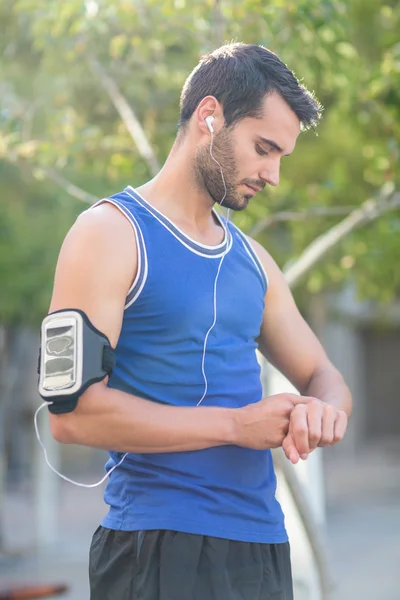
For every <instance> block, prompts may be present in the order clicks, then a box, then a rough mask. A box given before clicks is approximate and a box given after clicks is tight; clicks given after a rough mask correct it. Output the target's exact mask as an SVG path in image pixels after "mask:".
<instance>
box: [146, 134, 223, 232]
mask: <svg viewBox="0 0 400 600" xmlns="http://www.w3.org/2000/svg"><path fill="white" fill-rule="evenodd" d="M192 148H193V145H192V146H190V145H189V143H188V140H187V139H186V138H183V139H180V140H179V138H178V139H177V140H176V141H175V144H174V145H173V147H172V149H171V152H170V154H169V156H168V158H167V160H166V162H165V164H164V166H163V168H162V169H161V171H160V172H159V173H158V174H157V175H156V176H155V177H154V178H153V179H152V180H150V181H149V182H148V183H146V184H144V185H143V186H141V187H139V188H137V189H138V192H139V193H140V194H142V196H143V197H144V198H145V199H146V200H147V201H148V202H149V203H150V204H152V205H153V206H154V207H155V208H157V209H158V210H159V211H160V212H162V213H163V214H165V215H166V216H167V217H168V218H170V219H171V220H172V221H174V222H177V223H181V224H182V223H185V224H186V225H187V226H188V227H190V228H191V229H193V230H195V229H198V230H199V231H202V230H205V229H206V228H207V227H208V226H209V225H210V223H211V222H214V220H213V217H212V208H213V204H214V202H213V200H212V199H211V197H210V196H209V194H208V193H207V191H206V190H205V189H204V188H202V187H201V186H200V184H199V183H198V182H197V181H196V175H195V170H194V167H193V165H194V160H195V155H194V153H193V150H192Z"/></svg>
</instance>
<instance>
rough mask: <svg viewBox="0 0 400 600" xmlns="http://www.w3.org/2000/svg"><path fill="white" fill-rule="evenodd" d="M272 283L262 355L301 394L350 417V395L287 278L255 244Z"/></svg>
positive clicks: (263, 329)
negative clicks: (305, 317)
mask: <svg viewBox="0 0 400 600" xmlns="http://www.w3.org/2000/svg"><path fill="white" fill-rule="evenodd" d="M250 241H251V243H252V245H253V248H254V249H255V250H256V252H257V255H258V256H259V258H260V260H261V262H262V264H263V266H264V268H265V270H266V272H267V274H268V278H269V281H270V286H269V289H268V291H267V294H266V298H265V311H264V319H263V324H262V327H261V333H260V337H259V340H258V341H259V349H260V352H261V353H262V354H263V355H264V356H265V357H266V358H267V359H268V360H269V361H270V362H271V364H273V365H274V366H275V367H276V368H277V369H278V370H279V371H281V373H283V374H284V375H285V377H287V378H288V379H289V381H290V382H291V383H292V384H293V385H294V386H295V387H296V389H298V390H299V392H300V393H301V394H304V395H307V396H314V397H315V398H319V399H320V400H323V401H324V402H327V403H328V404H331V405H332V406H334V407H335V408H337V409H340V410H344V411H345V412H346V413H347V414H348V415H350V413H351V396H350V392H349V390H348V388H347V386H346V384H345V382H344V380H343V377H342V376H341V374H340V373H339V371H338V370H337V369H336V368H335V367H334V366H333V364H332V363H331V361H330V360H329V359H328V357H327V355H326V353H325V351H324V349H323V347H322V346H321V344H320V342H319V340H318V338H317V337H316V335H315V334H314V332H313V331H312V330H311V328H310V327H309V325H308V324H307V323H306V321H305V320H304V319H303V317H302V315H301V314H300V312H299V310H298V308H297V306H296V304H295V301H294V299H293V296H292V293H291V291H290V289H289V286H288V284H287V283H286V281H285V278H284V276H283V274H282V272H281V271H280V269H279V267H278V266H277V264H276V263H275V261H274V260H273V259H272V258H271V256H270V255H269V254H268V252H267V251H266V250H265V249H264V248H263V247H262V246H260V244H258V243H257V242H255V241H254V240H250Z"/></svg>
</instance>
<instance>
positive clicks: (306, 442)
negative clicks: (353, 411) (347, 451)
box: [282, 399, 347, 464]
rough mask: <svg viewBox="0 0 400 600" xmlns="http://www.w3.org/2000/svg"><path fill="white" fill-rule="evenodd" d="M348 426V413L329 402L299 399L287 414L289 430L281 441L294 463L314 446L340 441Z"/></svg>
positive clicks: (328, 444)
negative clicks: (289, 413) (301, 400)
mask: <svg viewBox="0 0 400 600" xmlns="http://www.w3.org/2000/svg"><path fill="white" fill-rule="evenodd" d="M346 428H347V414H346V413H345V412H344V411H343V410H338V409H336V408H335V407H334V406H332V405H331V404H327V403H326V402H322V401H321V400H316V399H313V400H311V401H310V402H308V403H307V404H305V403H303V404H302V403H298V404H297V405H296V406H295V407H294V408H293V411H292V413H291V415H290V423H289V431H288V434H287V435H286V437H285V439H284V440H283V443H282V448H283V450H284V452H285V454H286V457H287V458H288V459H289V460H290V461H291V462H292V463H293V464H296V463H297V462H298V461H299V459H300V458H302V459H303V460H305V459H306V458H307V457H308V455H309V454H310V452H312V451H313V450H315V448H317V447H323V446H333V445H334V444H337V443H338V442H340V441H341V440H342V439H343V437H344V434H345V432H346Z"/></svg>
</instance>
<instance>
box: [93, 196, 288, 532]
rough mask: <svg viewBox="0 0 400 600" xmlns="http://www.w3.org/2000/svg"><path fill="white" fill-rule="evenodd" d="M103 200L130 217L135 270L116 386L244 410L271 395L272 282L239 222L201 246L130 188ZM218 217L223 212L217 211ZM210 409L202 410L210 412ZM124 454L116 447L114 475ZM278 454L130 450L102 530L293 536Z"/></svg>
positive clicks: (109, 493)
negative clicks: (262, 356)
mask: <svg viewBox="0 0 400 600" xmlns="http://www.w3.org/2000/svg"><path fill="white" fill-rule="evenodd" d="M102 202H110V203H111V204H113V205H114V206H116V207H117V208H118V209H119V210H120V211H121V212H122V213H123V214H124V215H125V216H126V218H127V219H128V220H129V221H130V223H131V225H132V228H133V231H134V234H135V236H136V242H137V247H138V271H137V275H136V278H135V281H134V282H133V284H132V286H131V288H130V290H129V293H128V296H127V299H126V305H125V312H124V318H123V323H122V329H121V334H120V338H119V341H118V345H117V348H116V359H117V360H116V367H115V369H114V371H113V374H112V376H111V378H110V380H109V386H110V387H112V388H115V389H119V390H122V391H124V392H128V393H130V394H134V395H136V396H140V397H141V398H145V399H148V400H151V401H153V402H160V403H164V404H169V405H174V406H196V405H197V404H198V402H199V400H200V399H201V397H202V396H203V393H204V390H205V382H204V377H203V372H202V357H203V345H204V338H205V335H206V333H207V331H208V329H209V328H210V326H211V324H212V323H213V319H214V281H215V278H216V274H217V270H218V267H219V264H220V262H221V259H222V257H223V256H224V255H225V256H224V259H223V263H222V266H221V271H220V274H219V278H218V283H217V320H216V324H215V327H214V328H213V329H212V331H211V333H210V335H209V337H208V342H207V351H206V355H205V363H204V369H205V373H206V376H207V381H208V389H207V394H206V396H205V398H204V400H203V401H202V403H201V406H221V407H240V406H244V405H246V404H250V403H253V402H257V401H259V400H260V399H261V397H262V388H261V382H260V367H259V364H258V361H257V357H256V348H257V344H256V342H255V338H257V336H258V335H259V332H260V326H261V322H262V318H263V310H264V296H265V293H266V288H267V276H266V274H265V272H264V270H263V267H262V265H261V264H260V262H259V260H258V258H257V256H256V254H255V253H254V251H253V250H252V248H251V246H250V244H249V243H248V241H247V239H246V238H245V236H244V235H243V234H242V233H241V232H240V231H239V230H238V229H237V228H236V227H235V226H234V225H233V224H231V223H227V224H226V222H224V223H225V227H226V235H225V237H224V240H223V242H222V243H221V244H220V245H218V246H207V245H204V244H200V243H199V242H196V241H195V240H193V239H191V238H190V237H188V236H187V235H186V234H185V233H183V232H182V231H181V230H180V229H179V228H178V227H177V226H176V225H174V224H173V223H172V222H171V221H170V220H169V219H168V218H167V217H165V216H164V215H163V214H162V213H160V212H159V211H158V210H156V209H155V208H154V207H153V206H151V205H150V204H149V203H148V202H146V201H145V200H144V198H142V197H141V196H140V195H139V194H138V193H137V192H136V191H135V190H134V189H133V188H131V187H127V188H126V189H125V190H124V191H123V192H121V193H118V194H116V195H114V196H112V197H110V198H107V199H104V200H103V201H102ZM214 216H215V218H216V219H219V220H220V221H221V217H219V216H218V215H217V213H216V212H215V213H214ZM201 406H200V407H199V410H201ZM121 457H122V454H120V453H115V452H110V459H109V461H108V462H107V465H106V469H110V468H111V467H112V466H114V465H115V464H116V463H117V462H118V461H119V460H120V459H121ZM275 490H276V478H275V473H274V468H273V462H272V457H271V452H270V451H269V450H252V449H247V448H241V447H239V446H234V445H229V446H219V447H214V448H209V449H205V450H198V451H191V452H171V453H158V454H153V453H152V454H128V455H127V456H126V458H125V460H124V462H123V463H122V464H121V465H120V466H119V467H118V468H117V469H115V470H114V471H113V473H111V476H110V479H109V481H108V484H107V487H106V490H105V502H106V503H107V504H108V505H109V512H108V515H107V516H106V517H105V518H104V520H103V522H102V525H103V526H104V527H108V528H110V529H119V530H125V531H136V530H148V529H168V530H173V531H182V532H186V533H192V534H201V535H210V536H215V537H221V538H228V539H232V540H239V541H244V542H261V543H280V542H286V541H287V534H286V531H285V527H284V519H283V514H282V510H281V507H280V505H279V503H278V501H277V500H276V498H275Z"/></svg>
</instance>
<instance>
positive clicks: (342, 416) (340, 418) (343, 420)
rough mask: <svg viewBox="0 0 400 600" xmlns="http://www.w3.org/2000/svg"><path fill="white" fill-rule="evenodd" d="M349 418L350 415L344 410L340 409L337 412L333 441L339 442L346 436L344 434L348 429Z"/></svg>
mask: <svg viewBox="0 0 400 600" xmlns="http://www.w3.org/2000/svg"><path fill="white" fill-rule="evenodd" d="M347 420H348V417H347V415H346V413H345V412H344V411H343V410H338V411H337V414H336V420H335V426H334V433H333V443H334V444H337V443H338V442H340V441H341V440H342V439H343V438H344V434H345V433H346V429H347Z"/></svg>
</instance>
